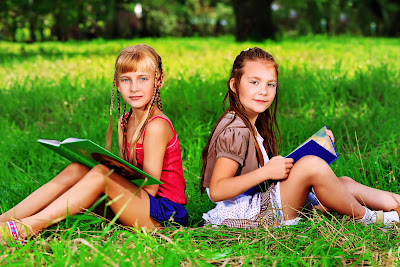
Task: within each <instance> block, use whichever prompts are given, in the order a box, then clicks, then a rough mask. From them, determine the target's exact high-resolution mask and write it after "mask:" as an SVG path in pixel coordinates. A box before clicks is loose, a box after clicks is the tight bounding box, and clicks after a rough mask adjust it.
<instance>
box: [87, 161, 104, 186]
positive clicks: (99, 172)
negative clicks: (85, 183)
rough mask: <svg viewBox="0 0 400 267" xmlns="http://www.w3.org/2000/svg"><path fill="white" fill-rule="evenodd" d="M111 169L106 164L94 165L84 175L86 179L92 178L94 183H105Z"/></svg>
mask: <svg viewBox="0 0 400 267" xmlns="http://www.w3.org/2000/svg"><path fill="white" fill-rule="evenodd" d="M109 173H110V169H109V168H108V167H106V166H104V165H101V164H99V165H96V166H94V167H93V168H92V169H91V170H90V171H89V172H88V173H87V174H86V175H85V177H84V179H86V180H92V182H93V183H96V184H99V185H103V184H105V182H106V179H107V176H108V174H109Z"/></svg>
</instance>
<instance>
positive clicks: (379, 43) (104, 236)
mask: <svg viewBox="0 0 400 267" xmlns="http://www.w3.org/2000/svg"><path fill="white" fill-rule="evenodd" d="M137 43H146V44H149V45H151V46H153V47H154V48H155V49H156V50H157V51H158V52H159V53H160V55H161V56H162V59H163V63H164V69H165V76H166V81H165V86H164V88H163V89H162V91H161V96H162V99H163V104H164V110H165V112H166V114H167V115H168V116H169V117H170V118H171V120H172V122H173V124H174V127H175V129H176V131H177V133H178V135H179V139H180V142H181V147H182V155H183V160H184V170H185V171H184V174H185V177H186V179H187V192H186V195H187V197H188V201H189V203H188V205H187V209H188V211H189V213H190V221H189V224H190V225H189V227H188V228H167V229H165V230H157V231H153V232H152V231H151V232H144V231H142V230H140V229H139V230H133V229H130V228H126V227H121V226H118V225H113V226H111V227H110V230H107V231H105V229H106V224H105V222H104V220H102V219H100V218H97V217H93V216H89V215H80V216H74V217H72V218H69V220H68V221H66V222H62V223H60V224H58V225H56V226H54V227H52V228H50V229H48V230H46V231H44V232H42V233H41V235H40V236H39V237H38V238H37V239H35V240H34V241H29V243H28V245H27V246H25V247H22V248H21V247H19V246H17V245H13V244H5V245H3V246H0V264H1V265H8V264H10V263H15V264H17V263H19V262H23V263H24V264H25V265H44V264H46V265H74V264H75V265H78V264H79V265H83V264H85V265H92V266H97V265H118V266H120V265H149V266H154V265H182V266H193V265H230V266H237V265H274V264H276V265H314V264H315V265H398V264H399V258H400V255H399V247H400V240H399V238H398V236H399V229H398V227H397V226H394V227H391V228H385V227H382V226H381V225H370V226H364V225H360V224H356V223H354V221H348V220H345V219H344V218H343V217H342V216H339V215H337V214H334V215H333V216H331V215H321V214H319V213H315V214H310V215H308V218H306V219H304V221H303V222H302V223H301V224H300V225H298V226H295V227H284V228H268V229H263V228H260V229H257V230H254V231H245V230H237V229H229V228H226V227H222V228H212V227H202V223H203V222H202V218H201V217H202V213H203V212H206V211H208V210H209V209H211V208H212V207H213V204H212V203H211V202H210V201H209V200H208V197H207V195H206V194H203V195H200V192H199V181H200V178H199V175H200V169H201V161H200V154H201V150H202V149H203V147H204V145H205V143H206V140H207V137H208V135H209V132H210V131H211V129H212V127H213V125H214V122H215V121H216V119H217V118H218V116H219V115H220V114H221V112H222V99H223V96H224V94H225V92H226V81H227V79H228V77H229V71H230V68H231V66H232V63H233V60H234V58H235V56H236V55H237V54H238V53H239V52H240V51H241V50H243V49H245V48H247V47H250V46H251V47H254V46H259V47H261V48H263V49H266V50H268V51H270V52H271V53H272V54H273V55H274V56H275V57H276V58H277V60H278V62H279V65H280V76H279V83H280V92H279V94H280V98H279V112H278V123H279V125H280V128H281V132H282V144H281V154H282V155H286V154H288V153H289V152H290V151H291V150H292V149H294V148H296V147H297V146H298V145H299V144H300V143H302V142H303V141H304V140H305V139H307V138H308V137H309V136H310V135H311V134H313V133H314V132H315V131H316V130H318V129H320V128H321V127H322V126H323V125H327V126H328V127H329V128H330V129H332V130H333V132H334V134H335V139H336V142H335V146H336V149H337V151H338V154H339V159H338V160H337V161H335V162H334V163H333V164H332V165H331V167H332V169H333V170H334V171H335V172H336V173H337V174H338V175H339V176H344V175H346V176H350V177H353V178H354V179H355V180H356V181H359V182H361V183H364V184H367V185H369V186H373V187H375V188H379V189H384V190H390V191H393V192H396V193H399V192H400V188H399V181H398V179H399V173H400V167H399V166H400V164H399V163H400V152H399V139H400V138H399V137H400V133H399V130H400V123H399V118H400V111H399V108H398V103H399V100H398V99H400V90H399V89H400V88H399V86H400V85H399V84H400V83H399V81H400V71H399V67H398V62H399V61H400V48H399V47H400V46H399V44H400V41H399V40H398V39H370V38H352V37H340V38H327V37H307V38H301V39H292V40H285V41H282V42H271V41H266V42H263V43H235V42H234V40H233V38H231V37H223V38H206V39H202V38H193V39H190V38H163V39H135V40H116V41H101V40H98V41H93V42H86V41H85V42H67V43H57V42H49V43H42V44H32V45H27V44H13V43H6V42H1V43H0V57H1V61H0V80H1V86H0V99H1V105H0V114H1V116H0V125H1V126H2V129H1V131H0V165H1V166H2V168H0V185H1V186H0V208H1V209H2V211H5V210H7V209H9V208H10V207H12V206H13V205H15V204H16V203H18V202H19V201H21V200H22V199H23V198H24V197H25V196H27V195H28V194H29V193H30V192H32V191H34V190H35V189H36V188H38V187H39V186H40V185H41V184H44V183H46V182H47V181H49V179H50V178H51V177H54V176H55V175H56V174H57V173H58V172H59V171H60V170H61V169H62V168H63V167H65V166H66V165H67V164H68V163H69V162H68V161H67V160H66V159H64V158H62V157H60V156H58V155H55V154H54V153H51V152H49V151H47V150H46V149H44V148H42V147H41V146H39V145H38V144H37V143H36V140H37V139H38V138H48V139H58V140H63V139H65V138H67V137H77V138H90V139H91V140H93V141H95V142H97V143H99V144H104V135H105V132H106V127H107V123H108V118H107V115H108V108H109V99H110V94H111V87H112V76H113V71H114V69H113V68H114V60H115V57H116V55H117V53H118V52H119V51H120V50H121V49H122V48H123V47H125V46H127V45H130V44H137ZM114 136H116V135H114ZM115 144H116V140H114V146H113V151H114V152H116V149H117V148H116V145H115Z"/></svg>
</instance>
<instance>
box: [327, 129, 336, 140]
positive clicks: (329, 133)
mask: <svg viewBox="0 0 400 267" xmlns="http://www.w3.org/2000/svg"><path fill="white" fill-rule="evenodd" d="M325 133H326V135H327V136H329V137H330V138H331V140H332V143H335V137H333V133H332V131H331V130H325Z"/></svg>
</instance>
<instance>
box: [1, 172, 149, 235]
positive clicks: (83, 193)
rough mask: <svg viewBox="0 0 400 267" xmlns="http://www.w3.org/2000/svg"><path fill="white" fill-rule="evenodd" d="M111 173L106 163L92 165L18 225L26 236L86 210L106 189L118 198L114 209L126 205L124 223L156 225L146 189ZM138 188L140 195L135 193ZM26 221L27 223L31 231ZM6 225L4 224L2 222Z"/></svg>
mask: <svg viewBox="0 0 400 267" xmlns="http://www.w3.org/2000/svg"><path fill="white" fill-rule="evenodd" d="M107 173H109V169H108V168H107V167H105V166H103V165H97V166H95V167H94V168H93V169H91V170H90V171H89V172H88V173H87V174H86V175H85V176H84V177H83V178H82V179H81V180H80V181H79V182H78V183H76V184H75V185H74V186H72V187H71V188H70V189H69V190H68V191H66V192H65V193H64V194H62V195H61V196H60V197H59V198H57V199H56V200H54V201H53V202H52V203H51V204H50V205H48V206H47V207H45V208H44V209H43V210H42V211H40V212H38V213H36V214H34V215H32V216H30V217H27V218H24V219H22V220H21V224H19V223H18V224H17V228H18V230H19V232H20V235H21V237H22V238H26V236H27V234H29V235H35V234H36V233H37V232H39V231H40V230H43V229H45V228H47V227H49V226H50V225H52V224H54V223H56V222H57V221H59V220H62V219H64V218H65V217H66V215H67V211H68V215H74V214H77V213H80V212H82V211H83V210H84V209H87V208H89V207H90V206H91V205H93V204H94V203H95V202H96V200H97V199H98V197H99V196H100V194H101V193H106V194H107V195H108V196H109V198H110V199H113V200H116V199H117V200H116V201H115V202H113V203H112V204H111V209H112V210H113V212H114V213H115V214H117V213H118V212H119V211H120V210H121V209H122V208H124V206H125V204H126V203H127V205H126V207H125V208H124V210H123V212H122V213H121V215H120V217H119V220H120V221H121V222H122V223H123V224H124V225H131V226H144V227H148V228H154V227H155V226H157V222H156V221H154V220H153V219H151V218H150V200H149V196H148V194H147V192H146V191H144V190H139V188H138V187H137V186H136V185H134V184H133V183H131V182H130V181H128V180H126V179H125V178H123V177H121V176H119V175H118V174H114V173H113V174H111V175H110V176H106V174H107ZM137 191H139V192H138V193H137V195H134V194H135V193H136V192H137ZM22 225H26V226H27V230H28V233H26V232H25V231H24V230H23V229H24V228H23V226H22ZM0 226H1V227H4V224H0Z"/></svg>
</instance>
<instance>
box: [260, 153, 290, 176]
mask: <svg viewBox="0 0 400 267" xmlns="http://www.w3.org/2000/svg"><path fill="white" fill-rule="evenodd" d="M292 167H293V159H291V158H284V157H282V156H276V157H273V158H272V159H270V160H269V161H268V163H267V164H266V165H265V166H264V167H262V168H263V169H265V176H266V177H267V179H270V180H282V179H286V178H287V177H288V176H289V173H290V169H291V168H292Z"/></svg>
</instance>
